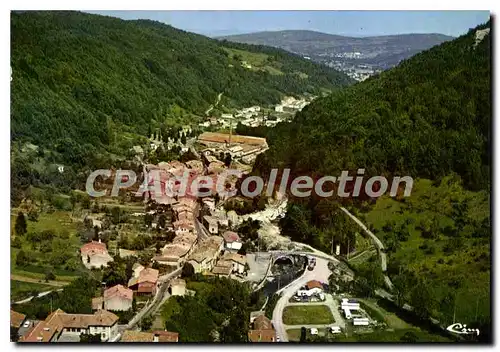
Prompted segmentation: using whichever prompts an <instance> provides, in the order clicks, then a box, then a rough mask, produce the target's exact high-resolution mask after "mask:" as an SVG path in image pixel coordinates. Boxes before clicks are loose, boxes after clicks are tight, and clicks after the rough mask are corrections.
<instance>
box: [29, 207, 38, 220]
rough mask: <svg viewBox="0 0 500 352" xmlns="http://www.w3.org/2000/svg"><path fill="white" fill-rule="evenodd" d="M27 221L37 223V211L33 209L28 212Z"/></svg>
mask: <svg viewBox="0 0 500 352" xmlns="http://www.w3.org/2000/svg"><path fill="white" fill-rule="evenodd" d="M28 220H29V221H32V222H37V221H38V211H37V210H36V209H35V208H32V209H31V210H30V211H29V212H28Z"/></svg>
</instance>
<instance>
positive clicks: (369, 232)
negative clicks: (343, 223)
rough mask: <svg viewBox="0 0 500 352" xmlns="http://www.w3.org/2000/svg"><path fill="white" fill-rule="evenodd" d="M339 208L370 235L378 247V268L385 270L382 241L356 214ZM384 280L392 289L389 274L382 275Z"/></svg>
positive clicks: (385, 262)
mask: <svg viewBox="0 0 500 352" xmlns="http://www.w3.org/2000/svg"><path fill="white" fill-rule="evenodd" d="M340 209H342V211H343V212H344V213H346V214H347V215H348V216H349V217H350V218H351V219H352V220H354V221H355V222H356V224H358V225H359V227H361V228H362V229H363V231H365V233H366V234H368V236H370V237H371V239H372V240H373V243H374V244H375V246H376V247H377V249H378V254H379V256H380V268H381V269H382V272H384V273H385V272H386V271H387V257H386V254H385V247H384V244H383V243H382V241H381V240H380V239H379V238H378V237H377V236H375V235H374V234H373V232H371V231H370V230H369V229H368V228H367V227H366V226H365V224H363V223H362V222H361V220H359V219H358V218H357V217H356V216H354V215H353V214H351V213H350V212H349V210H347V209H346V208H344V207H340ZM384 282H385V284H386V286H387V287H388V288H389V289H390V290H392V289H393V287H394V286H393V284H392V282H391V279H389V276H387V275H384Z"/></svg>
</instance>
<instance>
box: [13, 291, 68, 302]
mask: <svg viewBox="0 0 500 352" xmlns="http://www.w3.org/2000/svg"><path fill="white" fill-rule="evenodd" d="M62 290H63V289H62V288H60V289H58V290H56V291H57V292H60V291H62ZM52 291H54V290H50V291H45V292H41V293H39V294H38V295H37V296H30V297H28V298H26V299H23V300H21V301H17V302H14V304H23V303H28V302H30V301H31V300H32V299H33V298H35V297H36V298H41V297H43V296H47V295H48V294H49V293H51V292H52Z"/></svg>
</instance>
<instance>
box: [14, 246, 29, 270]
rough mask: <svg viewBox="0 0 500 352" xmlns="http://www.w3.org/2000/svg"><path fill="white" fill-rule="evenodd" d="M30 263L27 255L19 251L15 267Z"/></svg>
mask: <svg viewBox="0 0 500 352" xmlns="http://www.w3.org/2000/svg"><path fill="white" fill-rule="evenodd" d="M29 262H30V260H29V257H28V255H26V253H24V251H23V250H22V249H21V250H20V251H19V252H18V253H17V256H16V265H17V266H26V265H28V264H29Z"/></svg>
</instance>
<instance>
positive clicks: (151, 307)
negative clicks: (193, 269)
mask: <svg viewBox="0 0 500 352" xmlns="http://www.w3.org/2000/svg"><path fill="white" fill-rule="evenodd" d="M181 271H182V268H179V269H177V270H175V271H173V272H171V273H170V274H167V275H163V276H161V277H160V278H159V279H158V281H159V282H162V284H161V286H160V288H159V289H158V291H157V292H156V295H155V297H154V298H153V301H152V302H151V303H150V304H148V305H147V306H146V307H144V308H143V309H141V310H140V311H139V312H138V313H137V314H136V315H135V316H134V317H133V318H132V320H130V321H129V323H128V324H127V329H132V328H134V327H135V326H136V325H137V323H138V322H139V321H140V320H141V319H142V318H144V317H145V316H146V315H148V314H149V313H151V312H155V311H156V309H157V308H158V307H159V306H160V305H161V304H163V303H164V302H165V301H166V298H165V297H167V298H168V296H169V293H168V290H167V289H168V287H169V285H170V280H171V279H173V278H174V277H176V276H178V275H180V273H181Z"/></svg>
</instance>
